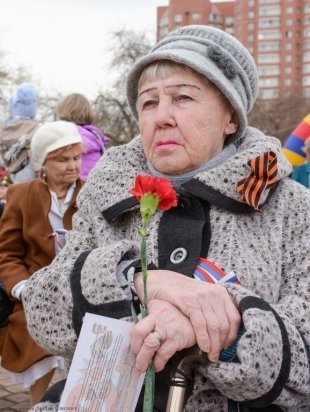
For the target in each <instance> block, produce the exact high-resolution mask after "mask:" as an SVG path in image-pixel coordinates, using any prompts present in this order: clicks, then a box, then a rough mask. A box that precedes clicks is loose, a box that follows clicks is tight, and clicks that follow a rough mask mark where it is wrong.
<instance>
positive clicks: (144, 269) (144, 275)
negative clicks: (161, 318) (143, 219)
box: [141, 224, 149, 317]
mask: <svg viewBox="0 0 310 412" xmlns="http://www.w3.org/2000/svg"><path fill="white" fill-rule="evenodd" d="M146 227H147V225H146V224H144V225H143V230H142V231H141V266H142V279H143V306H144V310H145V313H146V314H145V315H144V316H143V317H145V316H147V315H148V314H149V313H148V305H147V304H148V296H147V277H148V273H147V249H146V237H147V230H146Z"/></svg>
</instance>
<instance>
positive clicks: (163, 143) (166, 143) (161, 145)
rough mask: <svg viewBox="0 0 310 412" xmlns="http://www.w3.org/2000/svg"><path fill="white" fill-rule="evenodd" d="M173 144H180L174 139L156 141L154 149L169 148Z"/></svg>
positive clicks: (173, 145)
mask: <svg viewBox="0 0 310 412" xmlns="http://www.w3.org/2000/svg"><path fill="white" fill-rule="evenodd" d="M175 146H180V143H178V142H176V141H175V140H165V141H161V140H160V141H158V142H157V143H156V145H155V148H156V149H159V150H161V149H169V148H172V147H175Z"/></svg>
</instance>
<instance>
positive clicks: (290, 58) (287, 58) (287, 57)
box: [285, 54, 292, 62]
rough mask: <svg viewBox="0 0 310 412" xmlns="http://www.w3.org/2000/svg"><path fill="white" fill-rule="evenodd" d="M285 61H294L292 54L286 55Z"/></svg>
mask: <svg viewBox="0 0 310 412" xmlns="http://www.w3.org/2000/svg"><path fill="white" fill-rule="evenodd" d="M285 61H286V62H291V61H292V56H291V55H290V54H289V55H288V56H285Z"/></svg>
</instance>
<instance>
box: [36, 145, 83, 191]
mask: <svg viewBox="0 0 310 412" xmlns="http://www.w3.org/2000/svg"><path fill="white" fill-rule="evenodd" d="M81 152H82V149H81V145H80V144H75V145H72V146H69V147H68V148H67V149H65V148H64V149H63V150H61V151H57V152H56V153H53V152H52V153H50V154H49V155H48V157H47V159H46V161H45V163H44V166H43V169H44V170H45V172H46V175H47V183H48V185H49V186H51V187H54V186H62V185H70V184H71V183H73V182H75V181H76V180H77V179H78V178H79V176H80V171H81Z"/></svg>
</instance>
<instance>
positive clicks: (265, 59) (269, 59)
mask: <svg viewBox="0 0 310 412" xmlns="http://www.w3.org/2000/svg"><path fill="white" fill-rule="evenodd" d="M257 61H258V63H280V55H279V53H266V54H258V56H257Z"/></svg>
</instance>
